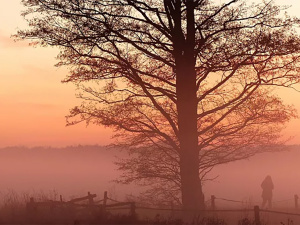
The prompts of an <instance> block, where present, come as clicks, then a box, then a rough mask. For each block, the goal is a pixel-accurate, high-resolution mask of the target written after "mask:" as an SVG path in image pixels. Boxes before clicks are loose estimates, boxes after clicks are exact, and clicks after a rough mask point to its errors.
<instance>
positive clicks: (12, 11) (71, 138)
mask: <svg viewBox="0 0 300 225" xmlns="http://www.w3.org/2000/svg"><path fill="white" fill-rule="evenodd" d="M20 2H21V0H0V110H1V114H0V115H1V117H0V147H4V146H11V145H28V146H37V145H53V146H65V145H76V144H107V143H109V141H110V139H109V138H110V136H111V132H110V130H108V129H104V128H101V127H88V128H86V127H85V125H84V124H82V125H77V126H72V127H65V116H66V115H67V114H68V110H69V109H70V108H72V106H74V105H76V104H77V103H79V100H77V99H76V98H75V87H74V86H72V84H62V83H61V82H60V81H61V80H62V79H63V78H64V77H65V74H66V73H67V69H66V68H56V67H54V64H55V63H56V60H55V56H56V55H57V50H56V49H53V48H33V47H30V46H28V43H26V42H17V43H15V42H14V41H13V40H12V39H11V38H10V36H11V35H12V34H15V33H16V31H17V30H18V28H24V27H25V25H26V23H25V21H24V20H23V18H22V17H21V16H20V11H21V9H22V6H21V3H20ZM277 2H278V3H284V4H287V5H292V7H291V8H290V10H289V11H290V13H291V14H294V15H296V13H297V12H299V10H300V2H299V1H298V0H284V1H277ZM282 98H283V99H285V101H286V102H287V103H289V104H294V105H295V106H296V107H297V109H298V110H299V112H300V93H297V92H294V91H283V92H282ZM299 131H300V120H299V119H298V120H294V121H292V122H291V123H290V124H289V125H288V127H287V129H286V131H285V134H286V136H294V139H293V140H292V142H291V143H297V144H300V132H299Z"/></svg>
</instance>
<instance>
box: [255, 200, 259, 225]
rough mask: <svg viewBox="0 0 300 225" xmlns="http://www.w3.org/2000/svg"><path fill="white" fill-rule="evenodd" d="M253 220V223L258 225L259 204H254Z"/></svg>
mask: <svg viewBox="0 0 300 225" xmlns="http://www.w3.org/2000/svg"><path fill="white" fill-rule="evenodd" d="M254 221H255V225H260V217H259V206H258V205H256V206H254Z"/></svg>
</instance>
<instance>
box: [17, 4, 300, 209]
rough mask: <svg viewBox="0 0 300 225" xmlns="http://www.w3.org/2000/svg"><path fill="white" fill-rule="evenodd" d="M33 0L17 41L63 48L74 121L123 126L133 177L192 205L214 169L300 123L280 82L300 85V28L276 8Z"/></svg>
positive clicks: (119, 133) (120, 134) (119, 134)
mask: <svg viewBox="0 0 300 225" xmlns="http://www.w3.org/2000/svg"><path fill="white" fill-rule="evenodd" d="M22 2H23V4H24V5H25V6H26V7H27V8H28V9H27V11H26V12H24V14H23V15H24V16H25V18H28V20H29V25H30V27H31V28H29V29H28V30H23V31H19V32H18V35H17V36H18V37H19V38H21V39H22V38H23V39H32V40H36V42H34V43H36V44H41V45H42V46H49V45H50V46H57V47H59V49H60V54H59V55H58V59H59V60H60V62H59V63H58V66H69V67H70V74H69V75H68V76H67V78H66V79H65V80H64V82H73V83H75V84H77V85H78V88H79V89H80V90H81V91H80V92H79V93H78V97H79V98H82V99H83V102H82V104H81V105H80V106H76V107H74V108H73V109H72V110H71V111H70V115H69V117H68V123H69V124H76V123H79V122H82V121H85V122H87V123H95V124H98V125H104V126H108V127H113V128H114V129H115V131H116V138H117V139H118V140H119V141H120V143H121V144H123V146H124V147H130V148H131V151H132V152H134V153H135V157H133V158H131V159H129V161H128V160H127V161H126V160H125V161H123V163H122V161H121V162H120V164H119V165H120V168H121V169H123V170H124V171H125V173H124V180H123V181H124V182H131V181H135V180H137V181H146V182H152V183H153V184H154V183H156V184H157V185H159V184H160V185H163V184H165V185H164V186H165V187H168V191H169V193H171V192H172V191H173V190H172V188H174V191H175V192H177V193H178V190H179V189H180V191H181V193H180V196H179V197H178V198H179V201H181V202H182V204H183V208H184V209H186V210H195V209H199V208H201V207H203V205H204V198H203V193H202V184H201V178H202V177H203V175H205V173H206V172H208V171H209V170H210V169H211V168H212V167H213V166H214V165H217V164H220V163H226V162H229V161H232V160H239V159H243V158H247V157H249V156H251V155H253V154H255V153H257V152H258V151H260V150H257V149H259V148H258V147H259V146H268V145H271V144H276V143H277V142H278V140H279V139H278V138H279V135H280V130H281V128H282V126H283V125H284V124H285V123H286V122H287V121H289V120H290V119H291V118H292V117H294V116H295V112H294V109H293V108H291V107H289V106H286V105H284V104H283V103H282V101H281V99H280V98H279V97H277V96H276V95H275V94H274V90H273V89H272V87H292V85H293V84H296V83H298V82H299V50H300V39H299V35H298V34H297V32H296V31H295V29H294V26H295V25H299V21H298V20H297V19H295V18H290V17H289V16H287V15H286V14H284V13H283V11H284V10H285V8H282V7H279V6H276V5H274V4H273V2H272V1H263V2H260V3H258V4H250V3H247V2H246V1H245V0H244V1H243V0H224V1H223V3H215V2H214V1H210V0H101V1H100V0H64V1H62V0H23V1H22ZM265 149H266V148H265ZM128 172H130V174H132V175H129V173H128ZM160 187H161V186H160ZM157 188H158V189H157V190H158V191H159V190H161V189H159V186H157ZM175 189H176V190H175ZM173 196H174V195H173Z"/></svg>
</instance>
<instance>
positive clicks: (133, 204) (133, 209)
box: [130, 202, 135, 218]
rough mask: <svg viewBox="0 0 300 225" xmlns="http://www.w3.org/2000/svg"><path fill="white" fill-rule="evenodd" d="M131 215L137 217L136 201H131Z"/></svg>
mask: <svg viewBox="0 0 300 225" xmlns="http://www.w3.org/2000/svg"><path fill="white" fill-rule="evenodd" d="M130 215H131V216H132V218H134V217H135V202H131V203H130Z"/></svg>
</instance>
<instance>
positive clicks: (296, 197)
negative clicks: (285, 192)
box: [294, 195, 299, 209]
mask: <svg viewBox="0 0 300 225" xmlns="http://www.w3.org/2000/svg"><path fill="white" fill-rule="evenodd" d="M294 199H295V209H298V199H299V197H298V195H294Z"/></svg>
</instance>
